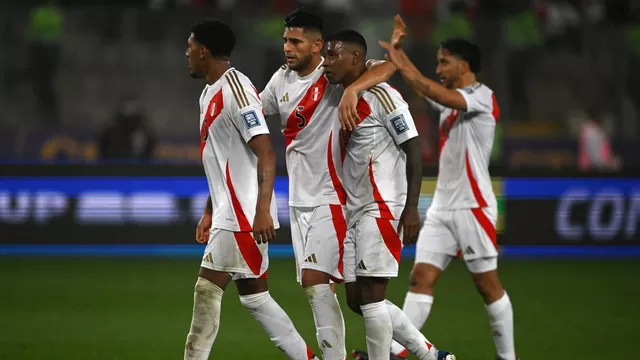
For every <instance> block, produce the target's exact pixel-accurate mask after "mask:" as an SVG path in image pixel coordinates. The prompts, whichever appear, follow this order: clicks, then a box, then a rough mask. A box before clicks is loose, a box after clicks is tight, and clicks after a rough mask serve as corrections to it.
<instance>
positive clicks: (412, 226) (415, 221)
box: [397, 207, 420, 245]
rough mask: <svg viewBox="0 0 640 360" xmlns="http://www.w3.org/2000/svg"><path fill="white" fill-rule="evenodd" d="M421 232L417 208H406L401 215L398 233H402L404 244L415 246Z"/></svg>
mask: <svg viewBox="0 0 640 360" xmlns="http://www.w3.org/2000/svg"><path fill="white" fill-rule="evenodd" d="M419 230H420V215H419V214H418V208H417V207H405V208H404V210H402V215H400V222H399V223H398V229H397V231H398V233H400V231H402V235H403V241H402V242H403V243H404V244H405V245H406V244H413V243H415V242H416V238H417V236H418V231H419Z"/></svg>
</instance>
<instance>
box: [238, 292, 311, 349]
mask: <svg viewBox="0 0 640 360" xmlns="http://www.w3.org/2000/svg"><path fill="white" fill-rule="evenodd" d="M240 302H241V303H242V305H244V307H245V308H246V309H247V310H248V311H249V313H250V314H251V316H253V317H254V318H255V319H256V320H258V322H259V323H260V325H262V328H264V330H265V332H266V333H267V335H269V338H270V339H271V341H273V343H274V344H275V345H276V347H278V349H280V350H282V351H283V352H284V353H285V355H286V356H287V358H288V359H290V360H308V359H311V354H312V353H311V350H310V349H309V348H308V347H307V343H305V342H304V340H303V339H302V337H301V336H300V334H299V333H298V331H297V330H296V328H295V327H294V326H293V323H292V322H291V319H289V316H288V315H287V313H285V312H284V310H283V309H282V308H281V307H280V305H278V303H276V301H275V300H273V298H272V297H271V295H270V294H269V292H268V291H265V292H261V293H258V294H251V295H242V296H240Z"/></svg>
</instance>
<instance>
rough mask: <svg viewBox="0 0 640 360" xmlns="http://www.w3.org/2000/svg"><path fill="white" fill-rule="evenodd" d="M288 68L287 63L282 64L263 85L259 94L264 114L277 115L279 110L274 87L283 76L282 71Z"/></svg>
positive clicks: (275, 87)
mask: <svg viewBox="0 0 640 360" xmlns="http://www.w3.org/2000/svg"><path fill="white" fill-rule="evenodd" d="M287 70H288V67H287V65H282V66H281V67H280V68H279V69H278V70H277V71H276V72H275V73H274V74H273V76H271V79H270V80H269V82H268V83H267V85H266V86H265V87H264V89H263V90H262V92H261V93H260V95H259V98H260V102H261V103H262V109H263V110H264V115H265V116H267V117H269V116H271V115H277V114H278V113H279V112H280V111H279V108H278V98H277V96H276V93H277V91H276V89H277V87H278V84H279V83H280V81H282V78H283V77H284V73H285V72H286V71H287Z"/></svg>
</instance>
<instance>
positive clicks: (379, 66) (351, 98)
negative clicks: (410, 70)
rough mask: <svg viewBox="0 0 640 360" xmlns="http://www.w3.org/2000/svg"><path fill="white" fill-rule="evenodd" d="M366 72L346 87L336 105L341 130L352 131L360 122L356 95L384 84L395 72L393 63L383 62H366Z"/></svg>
mask: <svg viewBox="0 0 640 360" xmlns="http://www.w3.org/2000/svg"><path fill="white" fill-rule="evenodd" d="M367 69H368V70H367V71H365V73H364V74H362V76H360V77H359V78H358V79H357V80H356V81H355V82H353V84H351V85H349V86H347V87H346V88H345V90H344V94H343V95H342V99H340V104H338V117H339V119H340V124H341V125H342V129H343V130H348V131H352V130H353V129H355V127H356V124H357V123H358V121H359V120H360V117H359V116H358V110H357V109H356V108H357V105H358V94H359V93H360V92H362V91H365V90H368V89H370V88H372V87H374V86H376V85H378V84H380V83H382V82H385V81H387V80H389V79H390V78H391V76H393V73H395V72H396V67H395V65H393V63H391V62H389V61H383V60H369V61H367Z"/></svg>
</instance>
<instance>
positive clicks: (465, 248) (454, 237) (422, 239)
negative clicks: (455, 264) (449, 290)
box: [415, 206, 498, 273]
mask: <svg viewBox="0 0 640 360" xmlns="http://www.w3.org/2000/svg"><path fill="white" fill-rule="evenodd" d="M497 221H498V209H497V207H495V206H493V207H485V208H474V209H455V210H436V209H433V208H429V210H428V211H427V218H426V219H425V221H424V224H423V225H422V229H421V230H420V235H419V236H418V243H417V246H416V260H415V262H416V264H418V263H424V264H431V265H433V266H435V267H437V268H439V269H441V270H444V269H445V268H446V267H447V266H448V265H449V263H450V262H451V260H452V259H453V258H455V257H457V256H461V255H462V257H463V258H464V260H465V262H466V264H467V267H468V268H469V271H471V272H473V273H483V272H487V271H491V270H495V269H496V268H497V266H498V261H497V257H498V246H497V243H496V223H497Z"/></svg>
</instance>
